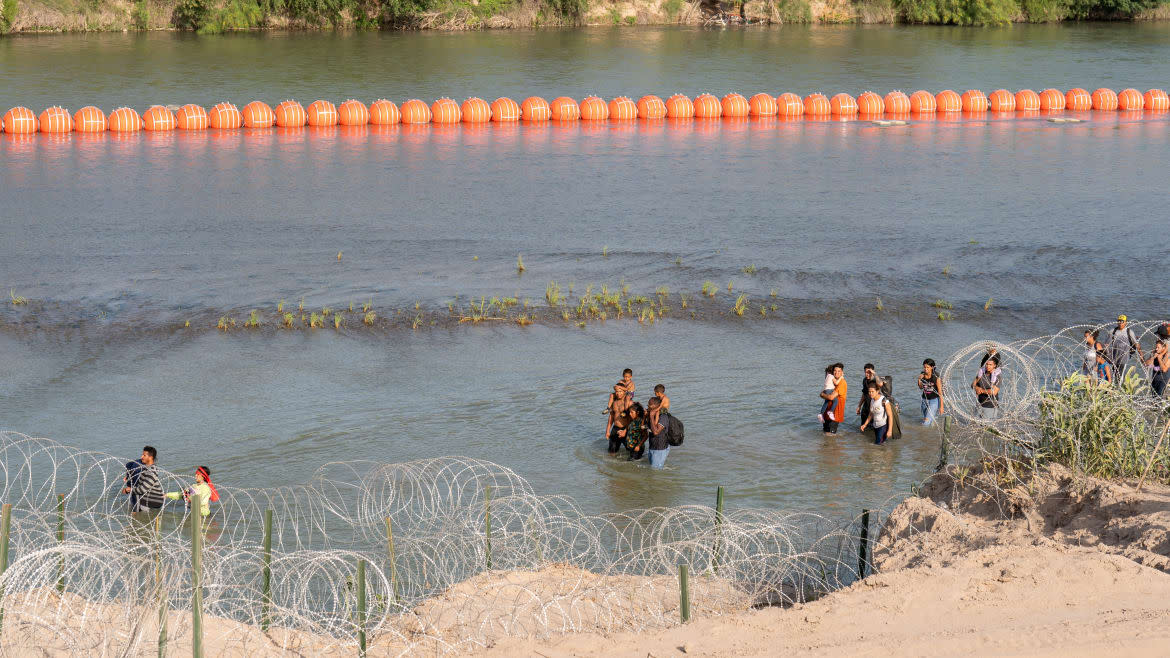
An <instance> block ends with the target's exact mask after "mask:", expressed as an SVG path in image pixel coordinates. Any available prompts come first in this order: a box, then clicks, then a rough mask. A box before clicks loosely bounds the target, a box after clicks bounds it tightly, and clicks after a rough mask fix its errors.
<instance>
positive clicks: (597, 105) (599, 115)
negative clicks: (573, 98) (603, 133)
mask: <svg viewBox="0 0 1170 658" xmlns="http://www.w3.org/2000/svg"><path fill="white" fill-rule="evenodd" d="M580 108H581V119H582V120H584V121H605V120H606V119H608V118H609V105H606V103H605V101H603V100H601V99H600V98H598V97H596V96H587V97H585V98H582V99H581V104H580Z"/></svg>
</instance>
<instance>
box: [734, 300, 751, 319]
mask: <svg viewBox="0 0 1170 658" xmlns="http://www.w3.org/2000/svg"><path fill="white" fill-rule="evenodd" d="M747 306H748V299H747V295H740V296H739V297H736V298H735V305H734V306H732V307H731V312H732V313H735V314H736V315H738V316H740V317H742V316H743V312H744V311H746V310H747Z"/></svg>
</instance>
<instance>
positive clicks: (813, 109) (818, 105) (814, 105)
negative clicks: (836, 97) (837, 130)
mask: <svg viewBox="0 0 1170 658" xmlns="http://www.w3.org/2000/svg"><path fill="white" fill-rule="evenodd" d="M832 111H833V107H832V105H830V104H829V99H828V98H826V97H825V95H824V94H819V93H818V94H809V95H808V96H805V97H804V113H805V114H807V115H808V116H814V117H823V116H828V115H829V114H831V113H832Z"/></svg>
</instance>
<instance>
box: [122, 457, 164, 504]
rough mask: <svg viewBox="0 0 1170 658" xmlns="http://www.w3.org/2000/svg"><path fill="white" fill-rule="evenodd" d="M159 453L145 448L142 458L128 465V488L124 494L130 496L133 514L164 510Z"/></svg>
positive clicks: (123, 490) (123, 491)
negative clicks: (157, 462) (156, 465)
mask: <svg viewBox="0 0 1170 658" xmlns="http://www.w3.org/2000/svg"><path fill="white" fill-rule="evenodd" d="M157 457H158V451H157V450H155V449H154V447H152V446H143V448H142V456H141V457H140V458H138V459H137V460H135V461H132V462H129V463H128V464H126V487H125V488H124V489H122V493H124V494H129V495H130V511H131V512H152V511H156V510H158V509H161V508H162V505H163V489H162V484H161V483H160V482H159V479H158V469H157V468H156V467H155V459H157Z"/></svg>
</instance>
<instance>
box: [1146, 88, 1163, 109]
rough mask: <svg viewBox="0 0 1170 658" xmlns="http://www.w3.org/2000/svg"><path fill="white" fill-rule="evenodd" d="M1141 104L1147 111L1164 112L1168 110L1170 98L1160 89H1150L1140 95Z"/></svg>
mask: <svg viewBox="0 0 1170 658" xmlns="http://www.w3.org/2000/svg"><path fill="white" fill-rule="evenodd" d="M1142 104H1143V105H1145V109H1147V110H1152V111H1154V112H1165V111H1166V110H1170V96H1167V95H1166V92H1164V91H1162V90H1161V89H1151V90H1149V91H1147V92H1146V93H1144V94H1142Z"/></svg>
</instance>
